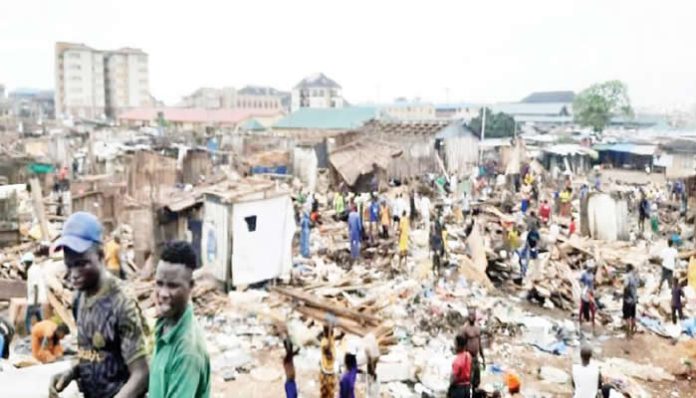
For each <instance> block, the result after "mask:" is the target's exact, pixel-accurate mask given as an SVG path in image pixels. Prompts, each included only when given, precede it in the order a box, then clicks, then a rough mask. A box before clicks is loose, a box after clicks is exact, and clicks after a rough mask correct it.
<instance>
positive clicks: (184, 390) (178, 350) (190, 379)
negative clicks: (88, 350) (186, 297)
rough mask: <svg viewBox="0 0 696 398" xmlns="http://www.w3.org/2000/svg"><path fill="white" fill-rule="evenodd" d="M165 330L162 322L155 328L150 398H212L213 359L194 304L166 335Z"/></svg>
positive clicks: (189, 306)
mask: <svg viewBox="0 0 696 398" xmlns="http://www.w3.org/2000/svg"><path fill="white" fill-rule="evenodd" d="M163 326H164V321H163V320H161V319H160V320H158V321H157V324H156V326H155V353H154V355H153V356H152V362H151V363H150V383H149V392H148V397H149V398H209V397H210V358H209V357H208V350H207V348H206V346H205V340H204V339H203V332H202V331H201V329H200V328H199V327H198V322H196V319H195V318H194V316H193V307H192V306H191V304H189V305H188V307H187V308H186V311H185V312H184V314H183V315H182V316H181V319H179V322H177V324H176V325H175V326H174V327H172V328H171V329H169V330H168V331H167V333H166V334H165V335H162V328H163Z"/></svg>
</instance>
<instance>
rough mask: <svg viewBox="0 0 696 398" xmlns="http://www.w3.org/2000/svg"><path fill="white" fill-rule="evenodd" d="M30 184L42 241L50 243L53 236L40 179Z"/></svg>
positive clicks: (33, 180)
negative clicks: (49, 229)
mask: <svg viewBox="0 0 696 398" xmlns="http://www.w3.org/2000/svg"><path fill="white" fill-rule="evenodd" d="M29 184H30V186H31V199H32V202H33V204H34V216H35V217H36V219H37V220H38V221H39V228H40V229H41V240H42V241H45V242H50V241H51V235H50V234H49V232H48V219H47V218H46V211H45V209H44V203H43V195H42V193H41V184H39V179H38V178H36V177H32V178H31V179H29Z"/></svg>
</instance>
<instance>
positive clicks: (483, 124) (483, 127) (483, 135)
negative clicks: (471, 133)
mask: <svg viewBox="0 0 696 398" xmlns="http://www.w3.org/2000/svg"><path fill="white" fill-rule="evenodd" d="M481 112H483V116H482V117H481V141H480V144H479V166H480V165H481V164H482V163H483V141H484V140H485V139H486V107H485V106H484V107H483V108H481Z"/></svg>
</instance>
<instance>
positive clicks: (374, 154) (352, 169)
mask: <svg viewBox="0 0 696 398" xmlns="http://www.w3.org/2000/svg"><path fill="white" fill-rule="evenodd" d="M402 153H403V150H402V149H401V148H399V147H398V146H396V145H393V144H390V143H388V142H385V141H380V140H375V139H373V138H369V137H368V138H364V139H359V140H355V141H353V142H351V143H349V144H347V145H344V146H342V147H340V148H337V149H336V150H334V151H333V152H331V154H330V155H329V162H330V163H331V165H332V166H333V167H334V168H335V169H336V171H337V172H338V173H339V174H340V175H341V177H343V180H344V181H345V182H346V183H347V184H348V185H350V186H353V185H354V184H355V183H356V182H357V180H358V178H359V177H360V176H361V175H363V174H368V173H370V172H372V170H373V165H377V166H378V167H380V168H382V169H386V168H387V167H388V166H389V162H391V159H392V158H395V157H398V156H400V155H401V154H402Z"/></svg>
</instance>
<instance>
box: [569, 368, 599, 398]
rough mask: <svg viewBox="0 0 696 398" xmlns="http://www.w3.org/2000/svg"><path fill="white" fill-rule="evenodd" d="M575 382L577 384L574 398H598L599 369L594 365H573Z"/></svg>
mask: <svg viewBox="0 0 696 398" xmlns="http://www.w3.org/2000/svg"><path fill="white" fill-rule="evenodd" d="M573 382H574V383H575V393H574V394H573V398H596V397H597V390H598V386H599V367H597V365H593V364H589V365H587V366H582V364H575V365H573Z"/></svg>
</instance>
